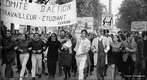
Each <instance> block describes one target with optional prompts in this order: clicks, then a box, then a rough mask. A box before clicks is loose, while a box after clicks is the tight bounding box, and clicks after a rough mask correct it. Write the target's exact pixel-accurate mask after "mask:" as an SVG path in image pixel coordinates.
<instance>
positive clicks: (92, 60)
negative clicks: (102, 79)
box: [90, 55, 94, 73]
mask: <svg viewBox="0 0 147 80" xmlns="http://www.w3.org/2000/svg"><path fill="white" fill-rule="evenodd" d="M93 57H94V55H93V56H92V57H90V61H91V66H90V73H91V72H92V71H93V70H94V59H93Z"/></svg>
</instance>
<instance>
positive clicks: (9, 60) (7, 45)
mask: <svg viewBox="0 0 147 80" xmlns="http://www.w3.org/2000/svg"><path fill="white" fill-rule="evenodd" d="M2 46H3V47H2V49H3V59H2V60H3V64H6V69H5V77H6V78H7V80H10V79H11V78H13V77H14V73H13V69H12V66H13V63H14V47H15V41H14V40H13V39H12V38H11V32H10V31H9V30H7V31H6V38H4V39H3V41H2Z"/></svg>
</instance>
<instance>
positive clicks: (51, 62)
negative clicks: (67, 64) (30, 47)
mask: <svg viewBox="0 0 147 80" xmlns="http://www.w3.org/2000/svg"><path fill="white" fill-rule="evenodd" d="M56 66H57V59H56V58H54V57H48V58H47V67H48V73H49V75H50V76H52V77H54V75H55V72H56Z"/></svg>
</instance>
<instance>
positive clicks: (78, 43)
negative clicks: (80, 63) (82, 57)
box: [74, 38, 91, 54]
mask: <svg viewBox="0 0 147 80" xmlns="http://www.w3.org/2000/svg"><path fill="white" fill-rule="evenodd" d="M80 43H81V38H80V39H78V40H77V43H76V46H75V48H74V51H75V52H76V54H77V51H78V49H79V46H80ZM83 43H86V49H87V50H86V53H88V51H89V50H90V46H91V43H90V40H88V39H87V38H86V39H85V40H84V42H83ZM82 46H83V45H82Z"/></svg>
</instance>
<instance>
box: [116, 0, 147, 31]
mask: <svg viewBox="0 0 147 80" xmlns="http://www.w3.org/2000/svg"><path fill="white" fill-rule="evenodd" d="M145 1H146V0H124V1H123V3H122V4H121V7H120V9H119V13H118V15H117V16H118V18H117V22H116V26H117V27H118V28H121V29H122V30H123V31H130V30H131V22H132V21H146V20H147V6H146V5H147V4H146V3H145Z"/></svg>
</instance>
